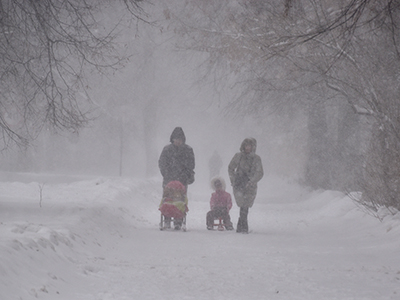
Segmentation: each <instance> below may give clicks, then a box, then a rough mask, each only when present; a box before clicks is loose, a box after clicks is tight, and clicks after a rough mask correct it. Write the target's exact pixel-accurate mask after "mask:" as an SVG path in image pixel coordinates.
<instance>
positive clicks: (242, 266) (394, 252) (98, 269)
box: [0, 178, 400, 300]
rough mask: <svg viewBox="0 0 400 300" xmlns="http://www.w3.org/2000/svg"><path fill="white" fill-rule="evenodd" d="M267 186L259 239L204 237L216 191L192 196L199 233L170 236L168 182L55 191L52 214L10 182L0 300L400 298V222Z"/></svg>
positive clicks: (49, 192)
mask: <svg viewBox="0 0 400 300" xmlns="http://www.w3.org/2000/svg"><path fill="white" fill-rule="evenodd" d="M268 180H269V182H268ZM271 181H273V182H271ZM265 183H266V184H265V187H264V188H261V189H260V192H259V196H258V198H257V202H256V204H255V205H254V207H253V208H252V209H251V210H250V214H249V225H250V229H251V230H252V232H251V233H250V234H238V233H236V232H228V231H224V232H219V231H212V232H211V231H207V230H206V229H205V214H206V212H207V211H208V205H209V204H208V201H209V196H210V193H211V191H209V190H208V189H207V185H206V184H205V185H204V186H202V185H201V184H197V185H194V186H193V187H192V188H191V189H190V190H189V201H190V202H189V208H190V211H189V214H188V218H187V223H188V231H187V232H175V231H168V232H165V231H159V230H158V221H159V214H158V211H157V204H158V202H159V193H160V188H159V186H160V182H159V181H157V180H145V179H143V180H132V179H115V178H114V179H107V178H106V179H96V180H88V181H79V182H74V183H69V184H57V185H55V184H54V185H48V186H45V187H44V189H43V195H44V196H43V199H42V207H39V205H38V202H37V197H38V195H37V190H38V187H37V186H38V184H37V183H36V184H35V183H30V184H22V183H1V186H0V188H1V191H3V196H4V197H2V198H0V216H1V220H2V223H1V226H0V231H1V236H2V237H1V240H0V241H1V244H0V254H1V258H0V263H1V264H0V279H1V281H0V285H1V286H0V295H1V297H0V298H1V299H4V300H8V299H82V300H87V299H90V300H92V299H93V300H109V299H121V300H125V299H196V300H197V299H309V300H312V299H318V300H320V299H341V300H343V299H374V300H376V299H382V300H383V299H385V300H386V299H399V298H400V260H399V259H398V258H399V254H400V247H399V245H400V243H399V241H400V239H399V236H400V226H399V224H400V217H399V216H398V215H396V216H391V215H388V216H386V217H385V218H384V219H383V222H380V221H379V220H378V219H376V218H373V217H371V216H370V215H367V214H365V212H363V211H362V210H361V209H360V208H358V207H357V206H355V205H354V204H353V202H352V201H350V200H349V199H348V198H347V197H345V196H344V195H343V194H341V193H338V192H332V191H319V192H308V191H306V190H304V189H302V188H301V187H298V186H295V185H294V184H288V183H286V182H284V181H279V180H277V179H272V178H270V179H266V182H265ZM204 187H205V188H204ZM228 191H229V190H228ZM22 207H23V208H22ZM21 210H23V213H21ZM237 214H238V209H237V207H234V208H233V209H232V212H231V216H232V219H233V221H234V222H236V220H237Z"/></svg>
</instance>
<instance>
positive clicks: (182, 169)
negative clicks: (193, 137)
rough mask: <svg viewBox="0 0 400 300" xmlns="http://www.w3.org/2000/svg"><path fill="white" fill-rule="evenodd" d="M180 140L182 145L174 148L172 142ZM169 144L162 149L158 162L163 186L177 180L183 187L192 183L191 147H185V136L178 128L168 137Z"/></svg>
mask: <svg viewBox="0 0 400 300" xmlns="http://www.w3.org/2000/svg"><path fill="white" fill-rule="evenodd" d="M176 138H180V139H182V141H183V144H182V145H180V146H176V145H174V144H173V140H174V139H176ZM170 142H171V144H169V145H167V146H165V147H164V149H163V150H162V152H161V155H160V158H159V160H158V166H159V168H160V172H161V175H162V176H163V186H165V185H166V184H167V183H168V182H170V181H175V180H178V181H180V182H181V183H182V184H183V185H184V186H185V187H187V185H188V184H191V183H193V181H194V167H195V159H194V152H193V149H192V147H190V146H189V145H186V143H185V142H186V137H185V134H184V132H183V130H182V128H180V127H176V128H175V129H174V131H173V132H172V134H171V137H170Z"/></svg>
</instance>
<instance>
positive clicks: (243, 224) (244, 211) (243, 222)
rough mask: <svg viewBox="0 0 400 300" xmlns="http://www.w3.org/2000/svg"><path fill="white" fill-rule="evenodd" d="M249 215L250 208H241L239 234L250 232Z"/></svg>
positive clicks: (237, 228)
mask: <svg viewBox="0 0 400 300" xmlns="http://www.w3.org/2000/svg"><path fill="white" fill-rule="evenodd" d="M248 214H249V208H248V207H241V208H240V212H239V221H238V224H237V227H236V231H237V232H248V231H249V225H248V223H247V215H248Z"/></svg>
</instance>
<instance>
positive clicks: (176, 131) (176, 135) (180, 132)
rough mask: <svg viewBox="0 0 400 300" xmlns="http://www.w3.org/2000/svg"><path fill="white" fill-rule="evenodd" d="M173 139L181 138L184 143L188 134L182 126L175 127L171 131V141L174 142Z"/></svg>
mask: <svg viewBox="0 0 400 300" xmlns="http://www.w3.org/2000/svg"><path fill="white" fill-rule="evenodd" d="M173 139H181V140H182V141H183V143H185V142H186V136H185V133H184V132H183V129H182V127H175V129H174V131H172V133H171V137H170V139H169V141H170V142H171V143H173V142H174V141H173Z"/></svg>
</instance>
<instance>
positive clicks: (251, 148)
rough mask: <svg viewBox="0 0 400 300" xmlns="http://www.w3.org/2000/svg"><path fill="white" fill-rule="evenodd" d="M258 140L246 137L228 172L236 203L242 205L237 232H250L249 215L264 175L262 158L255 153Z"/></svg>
mask: <svg viewBox="0 0 400 300" xmlns="http://www.w3.org/2000/svg"><path fill="white" fill-rule="evenodd" d="M256 148H257V141H256V140H255V139H254V138H246V139H244V141H243V142H242V144H241V146H240V152H238V153H236V154H235V155H234V157H233V158H232V160H231V162H230V163H229V166H228V173H229V178H230V181H231V184H232V186H233V195H234V196H235V200H236V204H237V205H238V206H239V207H240V215H239V220H238V224H237V228H236V232H243V233H248V231H249V226H248V222H247V216H248V213H249V208H250V207H252V206H253V204H254V199H255V198H256V195H257V182H258V181H260V180H261V178H262V177H263V176H264V171H263V166H262V162H261V158H260V157H259V156H258V155H257V154H256V153H255V152H256Z"/></svg>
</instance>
